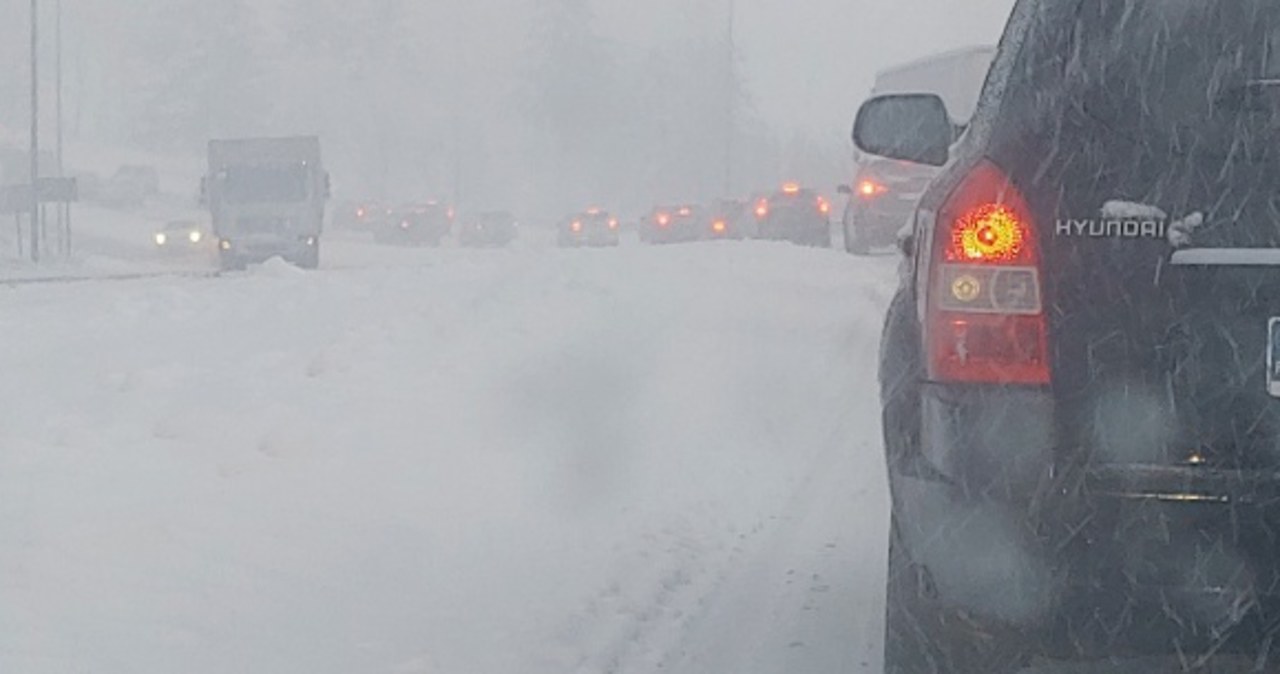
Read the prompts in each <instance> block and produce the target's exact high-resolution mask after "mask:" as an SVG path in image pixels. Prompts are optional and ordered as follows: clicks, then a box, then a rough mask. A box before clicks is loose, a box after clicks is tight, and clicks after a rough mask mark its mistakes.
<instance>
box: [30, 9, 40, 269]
mask: <svg viewBox="0 0 1280 674" xmlns="http://www.w3.org/2000/svg"><path fill="white" fill-rule="evenodd" d="M39 182H40V0H31V221H30V222H31V261H32V262H39V261H40V192H39V190H38V189H37V184H38V183H39Z"/></svg>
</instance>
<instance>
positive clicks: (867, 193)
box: [857, 178, 889, 199]
mask: <svg viewBox="0 0 1280 674" xmlns="http://www.w3.org/2000/svg"><path fill="white" fill-rule="evenodd" d="M857 191H858V196H860V197H862V198H863V199H873V198H875V197H878V196H880V195H882V194H885V193H887V192H888V191H889V188H888V187H886V186H884V185H882V184H880V183H878V182H876V181H875V180H872V179H871V178H863V179H862V180H860V181H858V190H857Z"/></svg>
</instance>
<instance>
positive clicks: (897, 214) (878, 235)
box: [846, 200, 915, 246]
mask: <svg viewBox="0 0 1280 674" xmlns="http://www.w3.org/2000/svg"><path fill="white" fill-rule="evenodd" d="M914 214H915V201H910V202H908V201H899V200H893V201H883V202H880V201H877V202H872V203H865V202H858V203H856V204H855V205H853V206H851V207H850V209H849V212H848V214H847V216H846V219H847V221H848V222H847V223H846V224H847V226H848V227H849V229H851V230H853V232H854V233H856V234H857V235H858V236H859V237H860V238H861V239H862V240H863V241H866V242H867V243H868V244H869V245H873V246H887V245H890V244H893V243H895V242H896V241H897V240H898V232H900V231H902V228H903V227H904V226H905V225H906V224H907V223H908V222H910V221H911V218H912V217H913V216H914Z"/></svg>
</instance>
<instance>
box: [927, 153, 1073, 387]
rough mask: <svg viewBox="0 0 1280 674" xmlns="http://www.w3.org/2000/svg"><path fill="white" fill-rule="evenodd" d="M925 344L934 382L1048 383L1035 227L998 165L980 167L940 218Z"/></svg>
mask: <svg viewBox="0 0 1280 674" xmlns="http://www.w3.org/2000/svg"><path fill="white" fill-rule="evenodd" d="M937 226H938V228H939V231H938V233H937V237H936V239H935V240H936V241H937V242H938V244H937V245H936V247H935V260H934V263H935V264H934V266H933V270H934V271H933V278H932V287H931V289H930V292H929V299H928V306H927V309H928V312H927V320H926V325H925V338H926V340H927V343H928V348H929V370H930V372H929V375H930V378H931V379H933V380H935V381H949V382H972V383H988V384H1038V385H1044V384H1048V383H1049V348H1048V329H1047V325H1046V321H1045V316H1044V307H1043V305H1042V300H1041V293H1040V251H1039V246H1038V245H1037V242H1036V223H1035V221H1034V219H1033V218H1032V215H1031V209H1030V208H1029V207H1028V206H1027V203H1026V200H1025V199H1024V198H1023V197H1022V194H1021V193H1019V192H1018V189H1017V188H1016V187H1015V186H1014V185H1013V184H1012V183H1011V182H1010V181H1009V178H1008V176H1006V175H1005V174H1004V172H1003V171H1001V170H1000V168H999V167H997V166H996V165H995V164H993V163H991V162H989V161H985V160H984V161H983V162H981V163H980V164H978V165H977V166H976V167H975V168H974V169H973V170H972V171H971V172H970V173H969V175H968V176H966V177H965V179H964V180H963V181H962V182H961V183H960V185H959V186H958V187H957V188H956V190H955V191H954V192H952V193H951V195H950V196H949V197H948V198H947V201H946V203H945V204H944V205H943V207H942V209H941V210H940V211H939V213H938V225H937Z"/></svg>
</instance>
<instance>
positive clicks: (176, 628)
mask: <svg viewBox="0 0 1280 674" xmlns="http://www.w3.org/2000/svg"><path fill="white" fill-rule="evenodd" d="M421 255H422V258H421V259H422V260H423V261H424V262H425V263H424V264H420V265H417V266H413V267H409V266H405V267H388V268H379V269H367V268H366V269H343V270H339V271H330V272H327V273H325V272H322V273H314V274H299V275H294V274H293V273H292V272H289V271H287V270H285V271H284V272H283V273H282V272H281V270H279V269H275V271H271V269H273V268H270V265H269V266H268V267H269V268H264V269H266V271H268V272H269V273H258V274H254V273H250V274H243V275H233V276H231V277H226V278H222V279H184V278H167V279H152V280H146V281H136V282H126V283H107V282H101V283H91V284H78V285H75V286H67V285H57V286H38V287H37V286H29V287H22V288H17V289H7V290H0V333H2V334H3V335H4V343H5V349H4V350H3V351H2V352H0V367H2V368H3V372H5V376H4V377H3V378H0V404H3V405H4V406H5V408H6V409H7V410H8V414H7V417H6V419H7V422H6V423H5V424H4V425H3V426H0V447H4V448H5V450H4V452H3V453H2V454H0V537H2V538H3V540H5V541H6V544H5V545H4V546H3V547H2V548H0V597H3V601H0V671H6V672H8V671H12V672H30V673H36V674H43V673H61V672H82V671H92V672H95V673H97V674H113V673H120V674H126V673H127V674H150V673H155V674H161V673H164V674H168V673H169V672H174V671H182V672H197V673H198V672H210V673H213V672H230V671H237V672H272V673H276V672H308V673H314V672H335V673H336V672H397V673H414V674H416V673H432V674H435V673H437V672H459V673H463V672H465V673H469V674H470V673H495V674H503V673H507V672H511V673H515V672H521V673H524V672H556V673H557V674H558V673H562V672H572V671H592V672H594V671H603V669H604V668H606V667H614V668H615V669H617V670H620V671H650V670H651V663H652V662H655V661H659V660H661V653H659V652H658V651H660V650H662V649H666V648H668V647H672V644H673V643H675V641H677V640H678V636H679V635H678V633H679V632H680V631H681V628H680V625H682V624H683V623H682V622H681V621H683V620H688V619H690V617H691V616H692V614H693V613H694V612H695V611H696V610H697V608H698V606H699V605H700V604H701V602H702V600H703V599H705V598H706V597H707V596H708V595H709V594H711V593H712V592H713V591H714V590H715V588H716V587H717V585H718V583H719V582H720V580H721V579H722V578H723V577H724V576H725V574H727V573H728V572H729V567H730V566H731V565H732V564H733V560H734V559H735V554H740V553H741V549H742V547H743V546H744V545H746V543H744V541H746V540H747V539H748V538H749V537H750V535H751V534H752V532H753V531H759V530H760V529H761V528H762V527H765V526H767V525H768V523H769V522H770V520H771V518H775V517H776V516H777V515H778V514H779V513H784V512H785V504H786V503H788V501H789V499H791V498H792V497H793V495H794V493H795V492H796V491H797V490H799V489H801V485H802V484H803V479H804V477H805V476H807V475H812V474H813V473H814V471H815V470H817V469H820V468H821V467H822V463H821V460H822V459H821V458H822V457H826V456H830V455H831V454H832V452H843V451H852V450H851V449H849V448H850V447H858V448H860V449H859V451H863V452H866V453H867V455H866V462H867V463H866V465H870V466H874V465H875V464H876V462H877V461H878V460H879V459H878V450H876V447H877V444H876V443H875V442H874V436H875V434H876V433H877V430H876V421H875V418H874V415H873V414H872V412H871V410H872V409H873V408H874V403H873V402H872V397H873V395H874V374H873V373H874V359H875V344H876V333H877V332H878V326H879V314H880V312H881V311H882V309H883V306H884V303H885V301H886V299H887V295H888V289H889V285H890V283H891V279H892V269H891V261H888V262H886V263H885V264H873V266H871V267H859V266H855V265H854V264H852V263H851V262H850V261H849V259H848V258H846V257H844V256H840V255H838V254H836V253H834V252H814V251H807V250H802V249H799V248H793V247H790V246H782V245H769V244H759V245H756V244H745V245H742V246H691V247H687V248H680V249H663V250H652V249H630V250H628V249H623V250H618V251H573V252H565V253H561V252H551V251H547V252H540V251H503V252H501V254H488V253H482V252H475V253H474V254H473V253H472V252H470V251H422V252H421ZM282 277H283V278H284V279H285V280H287V281H288V282H283V283H282V282H281V278H282ZM850 434H862V435H865V436H867V437H864V438H861V440H859V441H857V442H853V441H852V440H851V438H850ZM867 472H868V475H872V476H876V475H878V474H877V473H876V472H875V471H873V470H868V471H867ZM868 479H870V478H868ZM849 515H851V516H856V515H855V514H853V513H849ZM840 516H841V517H843V516H845V514H844V513H841V514H840ZM735 549H737V550H738V553H735ZM663 626H666V627H663ZM664 629H665V630H667V631H674V632H675V633H677V634H674V635H669V637H668V638H661V639H660V638H658V637H657V636H654V637H653V638H652V639H646V638H644V635H645V634H649V635H660V634H662V633H663V631H664Z"/></svg>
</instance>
